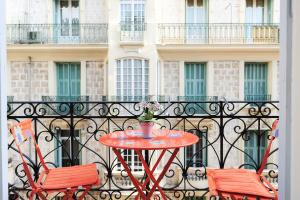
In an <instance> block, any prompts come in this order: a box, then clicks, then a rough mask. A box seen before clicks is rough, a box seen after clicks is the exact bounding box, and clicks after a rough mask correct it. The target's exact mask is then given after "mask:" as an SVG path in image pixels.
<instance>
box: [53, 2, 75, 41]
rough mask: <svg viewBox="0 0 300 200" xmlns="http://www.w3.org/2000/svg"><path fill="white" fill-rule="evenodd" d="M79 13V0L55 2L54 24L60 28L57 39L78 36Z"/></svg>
mask: <svg viewBox="0 0 300 200" xmlns="http://www.w3.org/2000/svg"><path fill="white" fill-rule="evenodd" d="M79 12H80V11H79V0H56V24H60V26H61V27H60V28H59V30H60V32H59V34H58V37H60V38H58V39H68V38H69V37H70V36H79V35H80V28H79ZM64 37H65V38H64Z"/></svg>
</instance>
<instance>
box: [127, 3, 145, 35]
mask: <svg viewBox="0 0 300 200" xmlns="http://www.w3.org/2000/svg"><path fill="white" fill-rule="evenodd" d="M144 23H145V0H121V30H122V31H144V29H145V27H144Z"/></svg>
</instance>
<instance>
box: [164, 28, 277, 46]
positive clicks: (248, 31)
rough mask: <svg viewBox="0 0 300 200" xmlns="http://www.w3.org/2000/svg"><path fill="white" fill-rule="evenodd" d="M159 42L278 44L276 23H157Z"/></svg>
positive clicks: (166, 43)
mask: <svg viewBox="0 0 300 200" xmlns="http://www.w3.org/2000/svg"><path fill="white" fill-rule="evenodd" d="M158 30H159V34H160V43H161V44H164V45H168V44H279V25H278V24H247V23H237V24H234V23H203V24H199V23H192V24H187V23H181V24H180V23H169V24H159V25H158Z"/></svg>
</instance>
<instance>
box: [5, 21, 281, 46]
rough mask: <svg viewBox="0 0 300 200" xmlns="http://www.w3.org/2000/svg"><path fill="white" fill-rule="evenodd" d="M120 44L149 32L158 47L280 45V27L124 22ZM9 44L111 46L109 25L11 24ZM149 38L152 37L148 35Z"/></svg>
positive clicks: (133, 40)
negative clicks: (148, 24) (109, 42)
mask: <svg viewBox="0 0 300 200" xmlns="http://www.w3.org/2000/svg"><path fill="white" fill-rule="evenodd" d="M119 26H120V33H119V34H120V42H121V44H122V43H128V42H129V43H143V42H144V40H146V39H147V38H145V35H146V34H145V33H146V32H151V33H155V32H156V33H157V34H158V37H157V38H158V39H157V44H162V45H169V44H170V45H172V44H175V45H178V44H179V45H181V44H184V45H195V44H196V45H197V44H199V45H201V44H206V45H207V44H208V45H210V44H238V45H240V44H242V45H247V44H262V45H278V44H279V25H278V24H246V23H239V24H233V23H229V24H228V23H204V24H199V23H193V24H187V23H168V24H157V25H154V26H152V25H151V26H147V24H146V23H144V22H121V23H120V24H119ZM6 34H7V43H8V44H107V43H108V24H8V25H7V33H6ZM148 35H149V34H148Z"/></svg>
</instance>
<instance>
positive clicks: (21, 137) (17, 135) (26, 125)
mask: <svg viewBox="0 0 300 200" xmlns="http://www.w3.org/2000/svg"><path fill="white" fill-rule="evenodd" d="M10 133H11V134H12V135H13V137H14V140H15V144H16V146H17V149H18V151H19V154H20V156H21V159H22V164H23V167H24V171H25V173H26V176H27V178H28V182H29V184H30V185H31V187H32V188H35V187H36V185H35V182H34V180H33V178H32V174H31V173H30V169H29V166H28V164H27V162H26V161H25V158H24V154H23V152H22V150H21V146H22V145H23V144H24V143H25V141H28V140H29V139H31V140H32V141H33V143H34V146H35V149H36V152H37V155H38V157H39V159H40V161H41V164H42V166H43V168H44V170H45V171H49V170H48V167H47V166H46V164H45V161H44V159H43V156H42V153H41V150H40V148H39V146H38V144H37V142H36V140H35V135H34V131H33V129H32V121H31V119H26V120H23V121H21V122H19V123H16V124H14V125H13V126H11V127H10Z"/></svg>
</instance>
